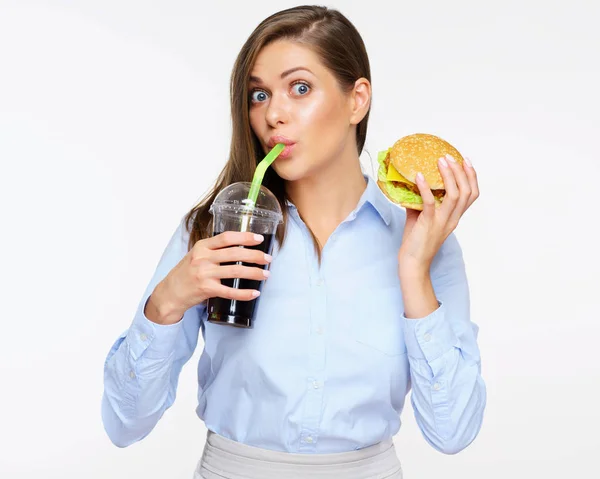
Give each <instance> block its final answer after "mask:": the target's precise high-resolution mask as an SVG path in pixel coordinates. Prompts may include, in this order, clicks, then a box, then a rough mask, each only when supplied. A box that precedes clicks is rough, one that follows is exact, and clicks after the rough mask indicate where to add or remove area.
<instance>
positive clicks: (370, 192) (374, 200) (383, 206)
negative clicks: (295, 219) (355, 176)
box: [286, 175, 392, 226]
mask: <svg viewBox="0 0 600 479" xmlns="http://www.w3.org/2000/svg"><path fill="white" fill-rule="evenodd" d="M365 180H366V181H367V188H366V189H365V191H364V192H363V194H362V196H361V198H360V200H359V201H358V205H356V208H355V210H354V211H355V212H359V211H360V210H361V208H362V207H363V206H364V205H365V203H368V204H370V205H371V206H372V207H373V208H374V209H375V211H376V212H377V213H378V214H379V216H381V219H382V220H383V221H384V222H385V224H386V225H387V226H389V225H390V221H391V217H392V205H391V204H390V202H389V200H388V199H387V198H386V197H385V195H384V194H383V192H382V191H381V190H380V189H379V186H377V183H376V182H375V180H374V179H373V178H371V177H370V176H368V175H365ZM286 204H287V205H288V206H289V207H290V208H292V209H294V210H295V209H296V206H295V205H294V204H293V203H292V202H291V201H289V200H286Z"/></svg>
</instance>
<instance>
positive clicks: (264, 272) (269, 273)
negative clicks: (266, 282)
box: [263, 269, 271, 278]
mask: <svg viewBox="0 0 600 479" xmlns="http://www.w3.org/2000/svg"><path fill="white" fill-rule="evenodd" d="M263 274H264V275H265V278H268V277H269V276H271V272H270V271H269V270H268V269H265V270H263Z"/></svg>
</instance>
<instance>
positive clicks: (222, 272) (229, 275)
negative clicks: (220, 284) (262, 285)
mask: <svg viewBox="0 0 600 479" xmlns="http://www.w3.org/2000/svg"><path fill="white" fill-rule="evenodd" d="M269 275H270V273H269V271H268V270H266V269H262V268H254V267H252V266H243V265H241V264H232V265H227V266H220V267H218V268H215V269H214V270H213V272H212V274H211V276H212V277H213V278H219V279H235V278H240V279H251V280H255V281H263V280H265V279H266V278H268V277H269Z"/></svg>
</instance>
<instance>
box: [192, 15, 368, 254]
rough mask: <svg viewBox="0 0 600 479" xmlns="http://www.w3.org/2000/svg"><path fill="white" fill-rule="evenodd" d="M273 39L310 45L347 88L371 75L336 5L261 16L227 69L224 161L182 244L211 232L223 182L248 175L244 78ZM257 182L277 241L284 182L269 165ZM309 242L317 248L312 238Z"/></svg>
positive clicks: (250, 150) (252, 145)
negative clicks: (273, 211) (269, 203)
mask: <svg viewBox="0 0 600 479" xmlns="http://www.w3.org/2000/svg"><path fill="white" fill-rule="evenodd" d="M276 40H290V41H294V42H297V43H300V44H302V45H304V46H307V47H309V48H311V49H312V50H313V51H314V52H315V53H316V54H317V56H318V57H319V59H320V60H321V62H322V63H323V65H325V66H326V67H327V68H328V69H329V70H330V71H331V72H332V74H333V75H334V76H335V77H336V79H337V80H338V82H339V85H340V87H341V89H342V90H343V91H344V92H346V93H349V92H350V91H351V90H352V88H353V86H354V83H355V82H356V80H358V79H359V78H366V79H367V80H369V82H370V81H371V70H370V65H369V58H368V55H367V51H366V48H365V45H364V43H363V40H362V38H361V36H360V34H359V33H358V31H357V30H356V28H355V27H354V25H353V24H352V23H351V22H350V21H349V20H348V19H347V18H346V17H345V16H344V15H342V14H341V13H340V12H339V11H338V10H334V9H329V8H326V7H322V6H313V5H307V6H298V7H293V8H289V9H286V10H282V11H280V12H277V13H275V14H273V15H271V16H270V17H268V18H266V19H265V20H263V21H262V22H261V23H260V24H259V25H258V27H256V29H255V30H254V32H252V34H251V35H250V36H249V37H248V39H247V40H246V43H245V44H244V46H243V47H242V49H241V51H240V53H239V54H238V57H237V59H236V61H235V64H234V67H233V71H232V74H231V83H230V96H231V119H232V137H231V147H230V152H229V161H227V163H226V164H225V167H224V168H223V170H222V171H221V173H220V174H219V176H218V177H217V180H216V182H215V185H214V186H213V188H212V189H211V190H210V191H209V192H208V193H207V194H206V196H205V197H204V198H203V199H202V200H201V201H200V203H198V204H197V205H196V206H195V207H194V208H192V210H191V211H190V212H189V213H188V214H187V215H186V217H185V224H186V228H187V230H188V232H189V233H190V239H189V243H188V249H191V248H192V246H194V244H195V243H196V242H197V241H198V240H201V239H205V238H208V237H209V236H211V235H212V215H211V214H210V212H209V208H210V205H211V204H212V202H213V201H214V199H215V197H216V196H217V194H218V193H219V191H221V190H222V189H223V188H225V187H227V186H229V185H230V184H232V183H236V182H238V181H252V176H253V174H254V170H255V168H256V165H257V164H258V162H259V161H260V160H261V159H262V158H263V157H264V151H263V150H262V147H261V145H260V142H259V141H258V138H257V137H256V135H255V134H254V132H253V131H252V128H251V126H250V116H249V106H250V105H249V92H248V84H249V77H250V72H251V69H252V67H253V65H254V62H255V60H256V57H257V56H258V53H259V52H260V50H261V49H262V48H263V47H265V46H266V45H268V44H269V43H272V42H274V41H276ZM368 120H369V112H367V114H366V115H365V117H364V118H363V120H362V121H361V122H360V123H359V124H358V125H357V128H356V146H357V149H358V154H359V155H360V154H361V152H362V149H363V146H364V144H365V138H366V136H367V124H368ZM263 185H264V186H265V187H267V188H268V189H269V190H271V191H272V192H273V194H274V195H275V196H276V197H277V199H278V200H279V203H280V205H281V209H282V211H283V224H282V225H281V226H280V227H279V229H278V231H277V241H278V242H279V244H280V245H282V244H283V241H284V237H285V231H286V224H287V218H288V208H287V204H286V199H287V197H286V191H285V182H284V180H283V179H281V178H280V177H279V175H277V173H275V170H274V169H273V168H269V169H268V170H267V173H266V175H265V178H264V180H263ZM313 239H314V240H315V246H316V248H317V251H318V252H319V253H320V251H319V245H318V242H317V241H316V238H315V237H314V235H313Z"/></svg>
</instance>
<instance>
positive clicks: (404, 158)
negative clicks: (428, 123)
mask: <svg viewBox="0 0 600 479" xmlns="http://www.w3.org/2000/svg"><path fill="white" fill-rule="evenodd" d="M447 154H448V155H451V156H452V157H453V158H454V159H455V160H456V162H457V163H458V164H460V165H462V164H463V162H464V159H463V157H462V156H461V154H460V153H459V152H458V150H457V149H456V148H454V147H453V146H452V145H451V144H450V143H448V142H447V141H445V140H442V139H441V138H439V137H437V136H435V135H429V134H427V133H415V134H413V135H408V136H405V137H403V138H400V139H399V140H398V141H397V142H396V143H394V145H393V146H392V148H391V150H390V162H391V163H392V165H394V168H396V170H398V172H399V173H400V174H401V175H402V176H404V178H406V179H407V180H408V181H410V182H412V183H416V178H417V173H419V172H421V173H422V174H423V176H424V177H425V180H426V181H427V184H428V185H429V188H430V189H432V190H441V189H444V181H443V179H442V175H441V174H440V171H439V169H438V163H437V161H438V159H440V158H441V157H442V156H444V155H447Z"/></svg>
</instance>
